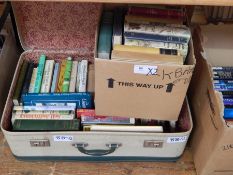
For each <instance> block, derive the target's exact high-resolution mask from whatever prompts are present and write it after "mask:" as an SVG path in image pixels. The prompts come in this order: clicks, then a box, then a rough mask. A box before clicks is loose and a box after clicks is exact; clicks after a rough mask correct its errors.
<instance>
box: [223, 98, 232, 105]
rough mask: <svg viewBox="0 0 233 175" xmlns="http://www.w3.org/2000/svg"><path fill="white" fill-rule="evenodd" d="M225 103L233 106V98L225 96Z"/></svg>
mask: <svg viewBox="0 0 233 175" xmlns="http://www.w3.org/2000/svg"><path fill="white" fill-rule="evenodd" d="M223 104H224V105H225V106H226V105H227V106H233V98H223Z"/></svg>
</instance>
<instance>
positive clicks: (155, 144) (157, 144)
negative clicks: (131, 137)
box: [143, 140, 163, 148]
mask: <svg viewBox="0 0 233 175" xmlns="http://www.w3.org/2000/svg"><path fill="white" fill-rule="evenodd" d="M143 147H145V148H162V147H163V141H158V140H145V141H144V144H143Z"/></svg>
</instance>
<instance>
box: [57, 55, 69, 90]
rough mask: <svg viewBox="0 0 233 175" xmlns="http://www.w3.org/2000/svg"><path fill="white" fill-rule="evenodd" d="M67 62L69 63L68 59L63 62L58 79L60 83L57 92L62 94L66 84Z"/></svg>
mask: <svg viewBox="0 0 233 175" xmlns="http://www.w3.org/2000/svg"><path fill="white" fill-rule="evenodd" d="M66 62H67V60H66V59H64V60H62V61H61V67H60V70H59V78H58V82H57V89H56V92H62V85H63V82H64V76H65V70H66Z"/></svg>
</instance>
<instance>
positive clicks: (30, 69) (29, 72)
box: [22, 62, 35, 94]
mask: <svg viewBox="0 0 233 175" xmlns="http://www.w3.org/2000/svg"><path fill="white" fill-rule="evenodd" d="M34 66H35V65H34V63H33V62H30V63H29V66H28V69H27V73H26V75H25V78H24V83H23V88H22V94H25V93H28V91H29V87H30V82H31V78H32V73H33V69H34Z"/></svg>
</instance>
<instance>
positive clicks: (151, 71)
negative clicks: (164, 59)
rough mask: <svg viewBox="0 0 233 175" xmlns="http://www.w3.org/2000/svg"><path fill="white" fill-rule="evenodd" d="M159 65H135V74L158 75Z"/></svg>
mask: <svg viewBox="0 0 233 175" xmlns="http://www.w3.org/2000/svg"><path fill="white" fill-rule="evenodd" d="M157 68H158V66H149V65H134V73H135V74H143V75H156V74H157Z"/></svg>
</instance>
